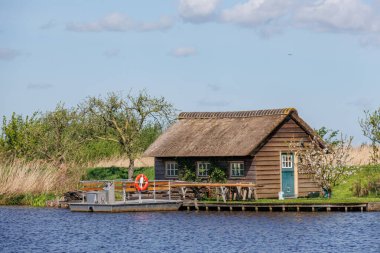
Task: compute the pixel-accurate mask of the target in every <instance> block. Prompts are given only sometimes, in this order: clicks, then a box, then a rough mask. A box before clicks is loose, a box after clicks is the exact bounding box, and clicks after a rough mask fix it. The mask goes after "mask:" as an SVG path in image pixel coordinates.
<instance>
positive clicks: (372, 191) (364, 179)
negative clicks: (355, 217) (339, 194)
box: [350, 165, 380, 197]
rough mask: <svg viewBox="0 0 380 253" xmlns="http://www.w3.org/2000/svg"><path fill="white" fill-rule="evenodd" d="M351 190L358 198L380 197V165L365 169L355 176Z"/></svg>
mask: <svg viewBox="0 0 380 253" xmlns="http://www.w3.org/2000/svg"><path fill="white" fill-rule="evenodd" d="M350 190H351V192H352V194H353V195H354V196H356V197H366V196H375V197H376V196H380V165H375V166H366V167H363V168H362V169H361V170H360V171H359V172H358V173H357V174H356V175H355V180H354V181H353V182H352V184H351V187H350Z"/></svg>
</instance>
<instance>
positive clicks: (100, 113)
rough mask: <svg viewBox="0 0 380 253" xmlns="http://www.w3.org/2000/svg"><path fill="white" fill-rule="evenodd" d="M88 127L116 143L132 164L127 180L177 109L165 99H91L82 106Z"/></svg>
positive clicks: (110, 96) (114, 95)
mask: <svg viewBox="0 0 380 253" xmlns="http://www.w3.org/2000/svg"><path fill="white" fill-rule="evenodd" d="M81 107H82V113H83V115H85V116H86V122H87V124H86V126H87V127H88V128H89V129H90V130H89V131H90V132H91V133H92V136H93V137H94V138H98V139H102V140H107V141H111V142H115V143H117V144H118V145H119V148H120V153H121V154H122V155H125V156H126V157H128V158H129V160H130V166H129V168H128V171H129V174H128V178H131V177H132V176H133V170H134V160H135V159H136V158H138V157H139V156H140V155H141V153H142V152H144V150H145V149H146V148H147V147H148V146H149V144H150V143H151V141H152V140H154V139H155V138H157V136H158V135H159V134H160V133H161V129H162V128H163V127H164V126H165V125H167V124H169V123H170V122H171V121H172V120H173V118H174V112H175V110H174V108H173V106H172V105H171V104H170V103H168V102H167V101H166V100H165V99H164V98H163V97H161V98H155V97H151V96H149V95H148V94H147V93H146V92H145V91H140V92H139V94H138V95H137V96H133V95H132V94H128V95H127V96H122V95H121V94H118V93H109V94H107V96H105V97H90V98H88V99H87V101H86V102H85V103H84V104H83V105H82V106H81Z"/></svg>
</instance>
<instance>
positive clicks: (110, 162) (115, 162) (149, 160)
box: [91, 157, 154, 168]
mask: <svg viewBox="0 0 380 253" xmlns="http://www.w3.org/2000/svg"><path fill="white" fill-rule="evenodd" d="M112 166H115V167H128V166H129V159H127V158H121V157H112V158H109V159H104V160H102V161H99V162H97V163H96V164H94V165H93V166H91V167H112ZM153 166H154V157H142V158H140V159H137V160H136V161H135V167H136V168H141V167H153Z"/></svg>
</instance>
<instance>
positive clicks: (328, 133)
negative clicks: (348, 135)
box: [315, 126, 340, 145]
mask: <svg viewBox="0 0 380 253" xmlns="http://www.w3.org/2000/svg"><path fill="white" fill-rule="evenodd" d="M315 132H316V133H317V134H318V136H319V137H321V139H322V140H323V141H324V142H325V143H329V144H332V145H337V144H339V142H340V140H339V132H340V131H339V130H332V129H329V128H327V127H324V126H323V127H321V128H319V129H315Z"/></svg>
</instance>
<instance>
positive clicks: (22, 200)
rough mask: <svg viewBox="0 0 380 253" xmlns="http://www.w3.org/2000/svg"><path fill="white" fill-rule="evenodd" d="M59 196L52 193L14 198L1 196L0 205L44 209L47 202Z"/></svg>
mask: <svg viewBox="0 0 380 253" xmlns="http://www.w3.org/2000/svg"><path fill="white" fill-rule="evenodd" d="M57 197H59V196H56V195H54V194H51V193H47V194H44V193H41V194H18V195H13V196H7V195H2V196H0V205H18V206H35V207H44V206H46V201H48V200H54V199H56V198H57Z"/></svg>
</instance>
